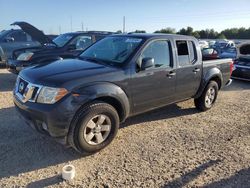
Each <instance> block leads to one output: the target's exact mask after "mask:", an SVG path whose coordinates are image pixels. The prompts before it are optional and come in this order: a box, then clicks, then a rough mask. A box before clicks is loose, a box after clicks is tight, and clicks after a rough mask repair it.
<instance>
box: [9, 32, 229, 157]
mask: <svg viewBox="0 0 250 188" xmlns="http://www.w3.org/2000/svg"><path fill="white" fill-rule="evenodd" d="M232 70H233V63H232V60H231V59H223V60H212V61H205V62H203V61H202V55H201V50H200V48H199V45H198V41H197V40H196V39H195V38H193V37H188V36H180V35H163V34H161V35H159V34H127V35H112V36H109V37H106V38H104V39H102V40H100V41H98V42H97V43H95V44H94V45H92V46H90V47H89V48H87V49H86V50H85V51H84V52H83V53H82V54H81V55H80V56H79V58H78V59H69V60H58V61H55V62H53V63H50V64H43V65H38V66H34V67H30V68H27V69H25V70H23V71H21V72H20V74H19V76H18V78H17V81H16V87H15V89H14V91H13V94H14V103H15V105H16V108H17V110H18V111H19V112H20V114H21V117H23V119H24V120H25V121H26V122H27V123H28V124H29V125H31V126H32V127H34V128H36V129H37V130H38V131H39V132H42V133H46V134H48V135H50V136H52V137H55V138H57V139H58V140H60V141H63V143H65V144H69V145H70V146H72V147H74V148H75V149H76V150H77V151H79V152H96V151H98V150H100V149H102V148H104V147H105V146H107V145H108V144H109V143H110V142H111V141H112V140H113V139H114V137H115V135H116V133H117V130H118V128H119V124H120V123H121V122H124V121H125V120H126V119H127V118H128V117H130V116H133V115H136V114H139V113H143V112H146V111H149V110H153V109H156V108H160V107H163V106H165V105H168V104H170V103H175V102H178V101H182V100H186V99H190V98H194V103H195V106H196V107H197V109H199V110H201V111H206V110H208V109H210V108H211V107H212V106H213V105H214V103H215V101H216V99H217V94H218V91H219V90H220V89H221V88H222V87H223V86H225V85H228V84H230V83H231V80H230V76H231V73H232Z"/></svg>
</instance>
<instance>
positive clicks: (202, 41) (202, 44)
mask: <svg viewBox="0 0 250 188" xmlns="http://www.w3.org/2000/svg"><path fill="white" fill-rule="evenodd" d="M199 46H200V47H201V49H203V48H208V47H209V44H208V42H207V41H205V40H200V41H199Z"/></svg>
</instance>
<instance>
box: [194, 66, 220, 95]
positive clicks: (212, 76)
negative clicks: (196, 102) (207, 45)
mask: <svg viewBox="0 0 250 188" xmlns="http://www.w3.org/2000/svg"><path fill="white" fill-rule="evenodd" d="M210 81H215V82H216V83H217V84H218V87H219V89H221V87H222V83H223V77H222V73H221V71H220V70H219V69H218V68H217V67H214V68H212V69H210V70H209V71H207V73H206V74H205V76H204V77H203V79H202V82H201V85H200V87H199V89H198V92H197V93H196V95H195V96H194V98H198V97H200V96H201V95H202V92H203V91H204V89H205V88H206V86H207V84H208V83H209V82H210Z"/></svg>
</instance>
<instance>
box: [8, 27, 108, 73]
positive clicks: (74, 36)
mask: <svg viewBox="0 0 250 188" xmlns="http://www.w3.org/2000/svg"><path fill="white" fill-rule="evenodd" d="M15 24H16V25H18V26H20V27H21V28H22V29H23V30H24V31H26V32H27V33H29V34H30V35H31V36H32V37H33V38H36V40H37V41H39V42H40V44H41V46H40V47H33V48H32V47H31V48H21V49H17V50H15V51H14V52H13V55H12V57H13V58H12V59H8V61H7V68H8V70H9V71H10V72H13V73H19V71H20V70H22V69H24V68H25V67H28V66H32V65H35V64H40V63H45V62H46V63H49V62H52V61H55V60H59V59H65V58H75V57H77V56H78V55H79V54H80V53H81V52H82V51H83V50H85V49H86V48H87V47H89V46H90V45H91V44H93V43H95V42H96V41H98V40H100V39H102V38H104V37H106V36H107V35H110V34H113V33H112V32H106V31H88V32H72V33H65V34H62V35H59V36H58V37H56V38H55V39H54V40H51V39H50V38H49V37H48V36H46V35H45V34H44V33H43V32H41V31H40V30H38V29H37V28H35V27H34V26H32V25H30V24H28V23H26V22H16V23H15Z"/></svg>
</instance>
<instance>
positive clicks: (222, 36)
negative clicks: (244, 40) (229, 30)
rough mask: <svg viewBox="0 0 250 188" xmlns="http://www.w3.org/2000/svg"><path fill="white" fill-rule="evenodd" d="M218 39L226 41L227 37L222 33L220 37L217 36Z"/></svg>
mask: <svg viewBox="0 0 250 188" xmlns="http://www.w3.org/2000/svg"><path fill="white" fill-rule="evenodd" d="M217 39H226V36H225V35H224V34H222V33H220V34H219V35H218V36H217Z"/></svg>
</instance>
